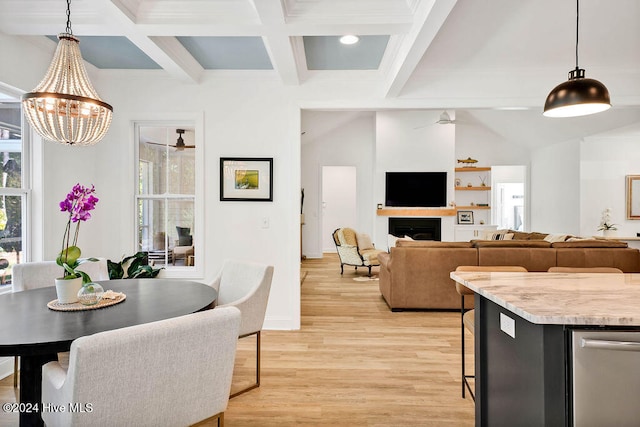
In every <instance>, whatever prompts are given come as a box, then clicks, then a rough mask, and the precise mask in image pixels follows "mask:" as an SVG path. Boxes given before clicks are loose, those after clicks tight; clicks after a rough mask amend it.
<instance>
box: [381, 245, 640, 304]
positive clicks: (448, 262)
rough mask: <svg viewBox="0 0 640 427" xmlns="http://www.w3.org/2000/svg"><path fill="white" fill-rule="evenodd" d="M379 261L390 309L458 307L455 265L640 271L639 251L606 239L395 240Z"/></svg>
mask: <svg viewBox="0 0 640 427" xmlns="http://www.w3.org/2000/svg"><path fill="white" fill-rule="evenodd" d="M543 236H544V235H543ZM378 260H379V261H380V282H379V283H380V292H381V294H382V296H383V298H384V299H385V301H386V302H387V305H389V308H391V309H392V310H394V311H401V310H403V309H435V310H444V309H459V308H460V296H459V295H458V293H457V292H456V290H455V286H454V285H453V282H452V281H451V279H450V277H449V273H450V272H451V271H453V270H455V269H456V267H458V266H460V265H519V266H522V267H525V268H526V269H527V270H529V271H538V272H543V271H547V270H548V269H549V267H554V266H559V267H616V268H619V269H621V270H622V271H624V272H625V273H637V272H640V251H638V249H632V248H628V247H627V244H626V243H624V242H619V241H608V240H578V241H567V242H555V243H549V242H547V241H545V240H535V239H532V240H525V239H521V240H497V241H494V240H477V241H471V242H435V241H425V240H423V241H419V240H416V241H404V240H398V242H397V243H396V247H393V248H391V251H390V253H382V254H379V255H378ZM468 300H469V301H468V302H469V304H470V306H473V301H471V298H468Z"/></svg>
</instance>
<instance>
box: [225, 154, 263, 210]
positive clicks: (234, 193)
mask: <svg viewBox="0 0 640 427" xmlns="http://www.w3.org/2000/svg"><path fill="white" fill-rule="evenodd" d="M220 200H221V201H250V202H271V201H273V158H252V157H221V158H220Z"/></svg>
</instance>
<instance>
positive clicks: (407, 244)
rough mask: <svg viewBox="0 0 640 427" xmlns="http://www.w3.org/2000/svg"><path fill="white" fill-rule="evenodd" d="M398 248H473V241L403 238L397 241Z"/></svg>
mask: <svg viewBox="0 0 640 427" xmlns="http://www.w3.org/2000/svg"><path fill="white" fill-rule="evenodd" d="M396 247H398V248H472V247H473V245H472V244H471V242H440V241H437V240H401V239H398V241H397V242H396Z"/></svg>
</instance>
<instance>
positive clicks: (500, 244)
mask: <svg viewBox="0 0 640 427" xmlns="http://www.w3.org/2000/svg"><path fill="white" fill-rule="evenodd" d="M471 242H472V243H473V246H474V247H475V248H550V247H551V243H549V242H547V241H544V240H472V241H471Z"/></svg>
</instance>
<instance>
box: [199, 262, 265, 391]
mask: <svg viewBox="0 0 640 427" xmlns="http://www.w3.org/2000/svg"><path fill="white" fill-rule="evenodd" d="M272 278H273V266H270V265H265V264H258V263H251V262H245V261H240V260H231V259H229V260H226V261H225V262H224V265H223V266H222V271H221V272H220V274H219V275H218V277H217V278H216V279H215V280H214V281H213V283H212V284H211V286H212V287H213V288H215V289H216V290H217V291H218V299H217V301H216V304H217V307H216V309H217V308H220V307H229V306H233V307H237V308H239V309H240V312H241V313H242V323H241V325H240V332H239V334H238V338H244V337H248V336H251V335H255V336H256V380H255V383H253V384H252V385H250V386H249V387H246V388H244V389H242V390H239V391H237V392H235V393H233V394H232V395H231V396H230V397H232V398H233V397H236V396H238V395H240V394H242V393H246V392H247V391H249V390H253V389H254V388H257V387H260V335H261V334H260V332H261V330H262V324H263V323H264V316H265V313H266V311H267V302H268V300H269V291H270V290H271V279H272Z"/></svg>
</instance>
